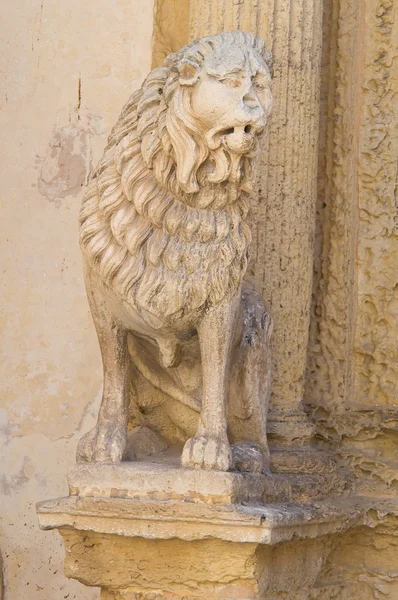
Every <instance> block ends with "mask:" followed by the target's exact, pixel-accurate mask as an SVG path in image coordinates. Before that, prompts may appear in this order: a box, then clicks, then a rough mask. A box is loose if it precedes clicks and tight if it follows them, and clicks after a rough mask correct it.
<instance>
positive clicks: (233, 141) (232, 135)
mask: <svg viewBox="0 0 398 600" xmlns="http://www.w3.org/2000/svg"><path fill="white" fill-rule="evenodd" d="M263 130H264V128H261V127H255V126H253V125H241V126H238V127H229V128H227V129H223V130H221V131H220V132H219V133H218V135H219V136H220V138H221V139H222V142H223V144H224V146H225V147H226V148H228V150H229V151H230V152H234V153H236V154H246V153H248V152H250V151H251V150H252V149H253V147H254V146H255V144H256V140H257V138H258V136H259V135H261V133H262V131H263Z"/></svg>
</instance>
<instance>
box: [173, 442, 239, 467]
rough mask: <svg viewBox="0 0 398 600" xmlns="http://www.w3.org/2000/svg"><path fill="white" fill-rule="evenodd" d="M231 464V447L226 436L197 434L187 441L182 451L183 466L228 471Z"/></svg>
mask: <svg viewBox="0 0 398 600" xmlns="http://www.w3.org/2000/svg"><path fill="white" fill-rule="evenodd" d="M231 464H232V456H231V447H230V445H229V443H228V440H227V439H226V437H224V436H215V435H213V436H195V437H193V438H190V439H189V440H188V441H187V442H186V444H185V446H184V449H183V451H182V456H181V466H183V467H191V468H194V469H214V470H215V471H228V470H229V469H230V468H231Z"/></svg>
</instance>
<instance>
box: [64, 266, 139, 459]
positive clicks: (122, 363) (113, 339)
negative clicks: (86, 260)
mask: <svg viewBox="0 0 398 600" xmlns="http://www.w3.org/2000/svg"><path fill="white" fill-rule="evenodd" d="M86 286H87V295H88V298H89V303H90V308H91V313H92V316H93V319H94V324H95V327H96V330H97V335H98V340H99V343H100V348H101V354H102V362H103V371H104V383H103V395H102V402H101V407H100V410H99V414H98V422H97V425H96V426H95V427H94V428H93V429H92V430H91V431H89V432H88V433H86V434H85V435H84V436H83V437H82V438H81V440H80V441H79V444H78V447H77V456H76V458H77V461H78V462H92V461H96V462H119V461H121V460H122V458H123V454H124V452H125V450H126V444H127V423H128V406H129V381H130V365H129V356H128V351H127V331H126V330H125V329H124V328H123V327H122V326H121V325H120V324H119V323H117V322H116V320H115V319H114V318H113V317H112V315H111V314H109V312H108V311H107V309H106V307H105V305H104V302H103V299H102V298H101V296H100V293H98V292H96V291H95V289H93V285H92V280H91V278H90V274H89V273H88V275H87V277H86Z"/></svg>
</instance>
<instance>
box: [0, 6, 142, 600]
mask: <svg viewBox="0 0 398 600" xmlns="http://www.w3.org/2000/svg"><path fill="white" fill-rule="evenodd" d="M1 8H2V10H1V16H0V23H1V40H2V52H1V56H0V65H1V66H0V72H1V74H2V75H1V79H2V90H1V92H0V127H1V132H2V135H1V139H2V143H1V149H0V172H1V177H0V186H1V220H0V227H1V233H0V243H1V250H0V256H1V271H2V278H1V283H0V286H1V299H0V315H1V316H0V320H1V337H2V342H1V365H0V369H1V375H0V387H1V394H0V398H1V400H0V506H1V541H0V552H1V554H2V556H3V560H4V580H5V581H4V583H5V590H6V600H20V599H24V600H25V599H26V598H35V599H36V598H37V599H38V600H61V599H62V600H63V599H65V598H68V599H69V600H71V599H72V598H79V600H88V599H91V598H96V597H97V596H98V593H97V591H96V590H90V589H88V588H84V587H83V586H81V585H80V584H78V583H76V582H73V581H68V580H66V579H65V578H64V577H63V574H62V573H63V551H62V549H61V547H62V544H61V539H60V537H59V536H58V535H57V534H56V533H53V532H51V533H44V532H41V531H39V529H38V526H37V519H36V515H35V503H36V502H37V501H38V500H43V499H46V498H54V497H58V496H62V495H65V494H66V493H67V487H66V481H65V476H66V473H67V471H68V468H69V466H70V465H71V464H72V463H73V461H74V453H75V448H76V444H77V440H78V438H79V437H80V435H81V434H82V432H84V431H87V430H88V429H89V428H90V427H91V426H92V424H93V422H94V416H95V413H96V410H97V406H98V401H99V395H100V384H101V373H100V357H99V350H98V348H97V342H96V338H95V333H94V331H93V325H92V323H91V317H90V314H89V310H88V306H87V302H86V298H85V292H84V286H83V278H82V272H81V262H80V251H79V247H78V236H77V213H78V210H79V205H80V196H81V190H82V186H83V185H84V183H85V179H86V177H87V173H88V171H89V169H90V167H91V166H92V165H93V164H94V163H95V162H96V161H97V159H98V158H99V156H100V154H101V152H102V149H103V146H104V144H105V140H106V135H107V133H109V131H110V128H111V126H112V125H113V123H114V121H115V119H116V117H117V115H118V113H119V111H120V109H121V107H122V105H123V103H124V102H125V100H126V99H127V97H128V95H129V93H130V91H131V90H133V89H134V88H136V87H138V86H139V84H140V83H141V80H142V79H143V77H144V76H145V75H146V74H147V72H148V70H149V68H150V65H151V36H152V10H153V8H152V2H151V1H150V0H114V1H110V0H97V1H96V2H91V1H88V0H42V1H40V0H12V1H11V0H5V2H3V3H2V4H1Z"/></svg>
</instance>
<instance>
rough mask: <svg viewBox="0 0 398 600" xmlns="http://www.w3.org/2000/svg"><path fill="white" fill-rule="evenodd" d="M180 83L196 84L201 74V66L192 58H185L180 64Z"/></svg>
mask: <svg viewBox="0 0 398 600" xmlns="http://www.w3.org/2000/svg"><path fill="white" fill-rule="evenodd" d="M178 73H179V75H180V77H179V79H180V85H194V84H195V83H196V82H197V81H198V79H199V74H200V68H199V66H198V65H196V64H195V63H194V62H192V61H191V60H189V59H187V58H184V59H183V60H182V61H181V62H180V64H179V65H178Z"/></svg>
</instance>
